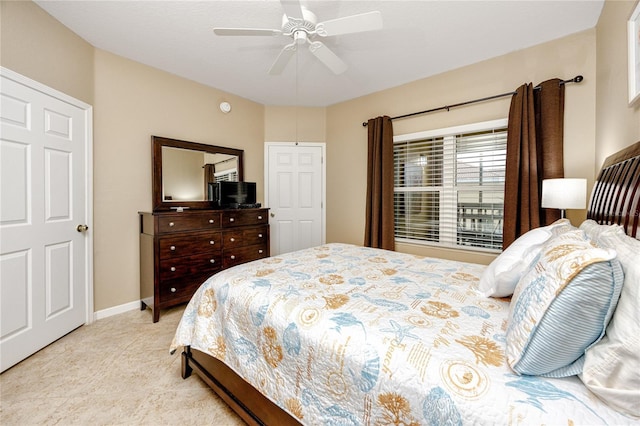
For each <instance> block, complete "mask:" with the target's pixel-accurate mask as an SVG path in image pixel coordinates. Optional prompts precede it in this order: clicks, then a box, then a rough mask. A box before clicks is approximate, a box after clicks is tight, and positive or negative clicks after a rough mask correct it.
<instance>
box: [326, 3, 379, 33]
mask: <svg viewBox="0 0 640 426" xmlns="http://www.w3.org/2000/svg"><path fill="white" fill-rule="evenodd" d="M380 29H382V14H381V13H380V12H379V11H377V10H376V11H373V12H367V13H361V14H359V15H351V16H345V17H344V18H338V19H332V20H329V21H324V22H320V23H319V24H318V25H316V33H317V34H318V35H319V36H322V37H328V36H334V35H341V34H350V33H360V32H363V31H373V30H380Z"/></svg>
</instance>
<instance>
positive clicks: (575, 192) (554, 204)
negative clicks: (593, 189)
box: [540, 178, 587, 218]
mask: <svg viewBox="0 0 640 426" xmlns="http://www.w3.org/2000/svg"><path fill="white" fill-rule="evenodd" d="M540 205H541V207H542V208H545V209H560V216H561V217H562V218H564V217H565V210H567V209H584V208H586V206H587V180H586V179H570V178H562V179H544V180H543V181H542V202H541V203H540Z"/></svg>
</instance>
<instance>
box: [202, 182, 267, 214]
mask: <svg viewBox="0 0 640 426" xmlns="http://www.w3.org/2000/svg"><path fill="white" fill-rule="evenodd" d="M208 195H209V200H210V201H213V203H214V205H216V206H217V207H221V208H232V209H237V208H242V207H248V206H249V207H251V206H254V205H255V204H256V183H255V182H229V181H222V182H216V183H210V184H209V194H208Z"/></svg>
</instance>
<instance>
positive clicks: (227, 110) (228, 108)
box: [220, 102, 231, 114]
mask: <svg viewBox="0 0 640 426" xmlns="http://www.w3.org/2000/svg"><path fill="white" fill-rule="evenodd" d="M220 111H222V112H224V113H225V114H228V113H230V112H231V104H230V103H229V102H222V103H221V104H220Z"/></svg>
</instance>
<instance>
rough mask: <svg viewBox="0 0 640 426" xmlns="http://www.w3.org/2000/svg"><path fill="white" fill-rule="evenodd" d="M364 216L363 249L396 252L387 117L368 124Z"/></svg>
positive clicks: (391, 134)
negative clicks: (369, 248)
mask: <svg viewBox="0 0 640 426" xmlns="http://www.w3.org/2000/svg"><path fill="white" fill-rule="evenodd" d="M367 129H368V132H369V135H368V136H369V153H368V156H367V212H366V215H367V216H366V224H365V236H364V245H365V246H367V247H376V248H382V249H386V250H394V249H395V236H394V213H393V125H392V124H391V118H389V117H388V116H383V117H377V118H372V119H370V120H369V122H368V123H367Z"/></svg>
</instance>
